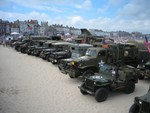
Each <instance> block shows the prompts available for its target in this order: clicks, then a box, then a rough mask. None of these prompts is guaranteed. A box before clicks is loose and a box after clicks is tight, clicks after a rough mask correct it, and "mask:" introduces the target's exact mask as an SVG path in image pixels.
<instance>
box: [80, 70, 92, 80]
mask: <svg viewBox="0 0 150 113" xmlns="http://www.w3.org/2000/svg"><path fill="white" fill-rule="evenodd" d="M92 75H94V72H93V71H92V70H86V71H85V72H84V73H83V78H85V77H87V76H92Z"/></svg>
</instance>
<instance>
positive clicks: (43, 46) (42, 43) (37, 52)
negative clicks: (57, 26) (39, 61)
mask: <svg viewBox="0 0 150 113" xmlns="http://www.w3.org/2000/svg"><path fill="white" fill-rule="evenodd" d="M47 41H51V40H40V42H39V43H40V46H35V48H34V50H33V52H32V55H34V56H37V57H38V56H39V55H40V53H41V51H42V50H43V49H47V48H49V47H50V46H51V45H48V44H47V43H46V42H47Z"/></svg>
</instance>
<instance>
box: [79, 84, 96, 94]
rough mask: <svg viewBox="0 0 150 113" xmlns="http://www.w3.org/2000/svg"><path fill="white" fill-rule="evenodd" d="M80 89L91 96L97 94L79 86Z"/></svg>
mask: <svg viewBox="0 0 150 113" xmlns="http://www.w3.org/2000/svg"><path fill="white" fill-rule="evenodd" d="M78 88H79V89H81V90H83V91H85V92H87V93H88V94H91V95H94V94H95V93H94V92H92V91H90V90H88V89H86V88H84V87H83V86H79V87H78Z"/></svg>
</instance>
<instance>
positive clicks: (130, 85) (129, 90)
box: [125, 81, 135, 94]
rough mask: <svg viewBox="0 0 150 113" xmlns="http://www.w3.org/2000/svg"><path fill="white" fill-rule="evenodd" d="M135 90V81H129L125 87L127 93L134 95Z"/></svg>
mask: <svg viewBox="0 0 150 113" xmlns="http://www.w3.org/2000/svg"><path fill="white" fill-rule="evenodd" d="M134 89H135V83H134V82H133V81H129V82H128V83H127V84H126V87H125V93H127V94H130V93H133V91H134Z"/></svg>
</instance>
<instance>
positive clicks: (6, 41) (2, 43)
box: [1, 39, 11, 47]
mask: <svg viewBox="0 0 150 113" xmlns="http://www.w3.org/2000/svg"><path fill="white" fill-rule="evenodd" d="M10 42H11V39H3V40H1V45H2V46H3V47H9V46H10Z"/></svg>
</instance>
